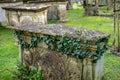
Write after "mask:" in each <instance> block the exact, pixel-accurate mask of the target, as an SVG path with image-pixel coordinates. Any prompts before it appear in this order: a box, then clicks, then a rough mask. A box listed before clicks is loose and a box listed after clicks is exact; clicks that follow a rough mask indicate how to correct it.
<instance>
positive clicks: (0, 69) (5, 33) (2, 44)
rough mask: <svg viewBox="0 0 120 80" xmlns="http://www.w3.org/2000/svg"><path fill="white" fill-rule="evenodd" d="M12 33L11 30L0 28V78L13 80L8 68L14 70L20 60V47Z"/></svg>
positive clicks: (1, 79)
mask: <svg viewBox="0 0 120 80" xmlns="http://www.w3.org/2000/svg"><path fill="white" fill-rule="evenodd" d="M12 34H13V32H12V31H11V30H8V29H5V28H0V80H11V76H12V75H11V72H9V71H8V70H11V71H12V70H13V69H14V67H15V65H16V62H17V60H18V47H17V46H15V44H14V40H13V35H12ZM7 69H8V70H7Z"/></svg>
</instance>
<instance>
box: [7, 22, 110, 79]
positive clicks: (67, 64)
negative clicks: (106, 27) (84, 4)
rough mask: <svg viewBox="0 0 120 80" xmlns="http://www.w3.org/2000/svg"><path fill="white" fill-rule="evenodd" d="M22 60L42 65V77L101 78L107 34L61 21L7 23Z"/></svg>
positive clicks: (34, 64)
mask: <svg viewBox="0 0 120 80" xmlns="http://www.w3.org/2000/svg"><path fill="white" fill-rule="evenodd" d="M8 28H9V29H13V30H15V36H16V37H17V39H18V43H19V44H20V55H21V57H20V58H21V61H22V62H23V63H25V64H26V65H27V66H30V65H32V66H36V67H38V66H41V67H42V69H43V80H102V77H103V67H104V63H103V62H104V52H105V51H106V49H107V42H108V39H109V34H105V33H101V32H99V31H93V30H87V29H84V28H80V27H67V26H64V25H61V24H48V25H41V24H36V23H35V24H32V25H27V26H8Z"/></svg>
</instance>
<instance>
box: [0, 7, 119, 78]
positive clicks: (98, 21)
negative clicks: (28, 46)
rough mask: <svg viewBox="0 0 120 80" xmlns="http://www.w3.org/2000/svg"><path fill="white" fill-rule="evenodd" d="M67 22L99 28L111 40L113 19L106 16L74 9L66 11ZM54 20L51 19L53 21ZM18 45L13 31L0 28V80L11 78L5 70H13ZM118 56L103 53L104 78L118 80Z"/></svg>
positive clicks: (67, 23) (16, 58) (93, 28)
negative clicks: (109, 36)
mask: <svg viewBox="0 0 120 80" xmlns="http://www.w3.org/2000/svg"><path fill="white" fill-rule="evenodd" d="M67 17H68V20H69V21H68V22H66V23H64V24H65V25H69V26H81V27H84V28H88V29H92V30H99V31H102V32H106V33H110V34H111V38H110V40H109V45H111V44H112V41H113V19H112V18H106V17H98V16H93V17H85V16H84V15H83V9H82V8H79V9H75V10H69V11H67ZM53 22H55V21H51V22H50V23H53ZM18 52H19V51H18V47H17V46H16V45H15V44H14V40H13V31H12V30H8V29H5V28H0V80H12V78H11V73H10V72H9V71H7V69H9V70H13V69H14V67H15V65H16V62H17V60H18ZM119 62H120V57H117V56H115V55H113V54H111V53H110V52H109V51H107V52H106V53H105V67H104V73H105V74H104V80H120V63H119Z"/></svg>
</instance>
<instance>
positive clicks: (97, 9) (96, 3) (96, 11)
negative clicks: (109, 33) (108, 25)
mask: <svg viewBox="0 0 120 80" xmlns="http://www.w3.org/2000/svg"><path fill="white" fill-rule="evenodd" d="M98 12H99V1H98V0H95V7H94V9H93V13H94V14H93V15H98Z"/></svg>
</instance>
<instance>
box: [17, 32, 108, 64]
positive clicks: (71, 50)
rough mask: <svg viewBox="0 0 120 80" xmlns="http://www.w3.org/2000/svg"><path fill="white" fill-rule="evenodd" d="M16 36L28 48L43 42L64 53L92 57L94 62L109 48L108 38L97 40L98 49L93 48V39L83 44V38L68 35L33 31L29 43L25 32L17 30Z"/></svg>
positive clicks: (49, 47) (50, 47)
mask: <svg viewBox="0 0 120 80" xmlns="http://www.w3.org/2000/svg"><path fill="white" fill-rule="evenodd" d="M15 36H16V37H17V38H18V40H19V42H18V43H19V44H20V45H21V46H22V47H23V48H25V49H26V50H29V49H31V48H36V47H38V43H43V44H46V45H47V46H48V49H50V50H54V51H59V52H61V53H62V54H66V55H69V56H73V57H77V58H79V59H84V58H91V60H92V61H93V62H96V61H97V60H98V59H100V58H101V56H102V55H103V53H104V52H105V51H106V50H107V48H108V46H107V42H108V38H104V39H102V40H100V41H97V42H96V44H95V46H97V47H96V50H92V49H91V45H92V42H91V41H86V42H85V43H84V44H83V43H82V42H81V39H75V38H70V37H67V36H66V35H63V36H62V37H60V36H51V35H44V36H38V35H37V34H36V35H33V34H32V33H31V38H30V41H31V42H30V43H27V42H26V41H25V40H24V36H25V35H24V34H23V32H20V31H16V32H15Z"/></svg>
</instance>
